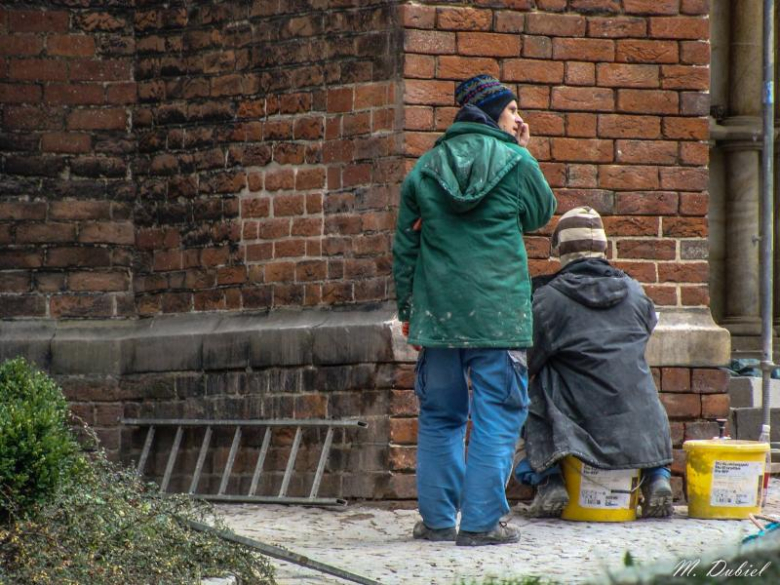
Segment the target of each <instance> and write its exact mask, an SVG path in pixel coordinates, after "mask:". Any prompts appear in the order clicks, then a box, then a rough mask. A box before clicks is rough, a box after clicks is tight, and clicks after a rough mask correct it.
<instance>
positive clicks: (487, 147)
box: [422, 106, 523, 213]
mask: <svg viewBox="0 0 780 585" xmlns="http://www.w3.org/2000/svg"><path fill="white" fill-rule="evenodd" d="M467 108H469V109H468V110H467ZM463 110H466V112H465V113H464V112H463ZM463 110H462V111H461V112H460V113H459V114H458V118H459V119H460V120H467V121H456V122H455V123H454V124H453V125H452V126H450V127H449V129H448V130H447V132H446V133H445V134H444V136H442V137H441V138H439V140H437V141H436V147H435V148H434V149H433V150H432V151H431V153H430V155H429V158H428V160H427V161H426V162H425V164H424V166H423V168H422V173H423V174H424V175H426V176H428V177H431V178H432V179H434V180H435V181H436V182H437V183H438V184H439V185H440V186H441V187H442V189H444V191H445V193H447V195H448V198H449V202H450V204H451V205H452V207H453V209H454V210H455V211H456V212H457V213H465V212H467V211H469V210H471V209H473V208H474V207H476V206H477V205H478V204H479V203H480V201H482V200H483V199H484V198H485V196H486V195H487V194H488V193H490V191H491V189H493V187H495V186H496V184H497V183H498V182H499V181H500V180H501V179H503V178H504V176H506V174H507V173H508V172H509V171H511V170H512V169H513V168H514V167H515V166H517V164H518V163H519V162H520V160H521V159H522V156H523V155H522V154H521V152H520V151H518V148H517V146H516V145H517V141H516V140H515V138H514V137H513V136H511V135H510V134H507V133H506V132H504V131H503V130H501V129H499V128H498V126H496V125H495V122H493V121H492V120H491V119H490V118H489V117H488V116H487V114H485V113H484V112H482V111H481V110H480V109H479V108H477V107H474V106H465V107H464V108H463ZM474 110H475V111H474ZM482 118H486V119H487V120H488V121H489V122H490V123H492V125H491V124H490V123H489V122H488V121H485V120H484V119H482ZM512 144H514V145H515V146H514V148H513V147H512Z"/></svg>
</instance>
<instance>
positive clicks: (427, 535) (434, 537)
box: [412, 520, 458, 542]
mask: <svg viewBox="0 0 780 585" xmlns="http://www.w3.org/2000/svg"><path fill="white" fill-rule="evenodd" d="M412 536H414V537H415V538H417V539H420V540H431V541H433V542H444V541H446V540H455V538H456V537H457V536H458V531H457V530H455V527H454V526H452V527H450V528H438V529H436V528H428V527H427V526H426V525H425V522H423V521H422V520H420V521H419V522H418V523H417V524H415V525H414V530H413V531H412Z"/></svg>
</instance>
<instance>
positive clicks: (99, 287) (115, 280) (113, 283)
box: [68, 272, 129, 292]
mask: <svg viewBox="0 0 780 585" xmlns="http://www.w3.org/2000/svg"><path fill="white" fill-rule="evenodd" d="M128 284H129V279H128V278H127V274H126V273H124V272H73V273H71V274H69V275H68V287H69V288H70V289H71V290H73V291H85V292H99V291H105V292H111V291H123V290H127V288H128Z"/></svg>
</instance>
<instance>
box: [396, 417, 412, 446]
mask: <svg viewBox="0 0 780 585" xmlns="http://www.w3.org/2000/svg"><path fill="white" fill-rule="evenodd" d="M390 441H391V442H392V443H396V444H399V445H415V444H417V419H416V418H391V419H390Z"/></svg>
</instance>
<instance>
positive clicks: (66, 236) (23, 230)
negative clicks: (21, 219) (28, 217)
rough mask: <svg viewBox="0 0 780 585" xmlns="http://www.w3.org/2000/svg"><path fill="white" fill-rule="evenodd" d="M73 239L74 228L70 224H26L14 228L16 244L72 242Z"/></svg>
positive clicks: (74, 235)
mask: <svg viewBox="0 0 780 585" xmlns="http://www.w3.org/2000/svg"><path fill="white" fill-rule="evenodd" d="M75 239H76V226H75V225H73V224H70V223H54V222H47V223H26V224H22V225H20V226H18V227H17V228H16V243H18V244H33V243H37V244H45V243H54V242H73V241H74V240H75Z"/></svg>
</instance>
